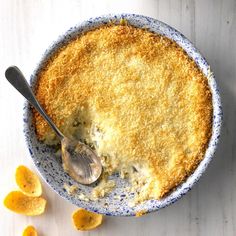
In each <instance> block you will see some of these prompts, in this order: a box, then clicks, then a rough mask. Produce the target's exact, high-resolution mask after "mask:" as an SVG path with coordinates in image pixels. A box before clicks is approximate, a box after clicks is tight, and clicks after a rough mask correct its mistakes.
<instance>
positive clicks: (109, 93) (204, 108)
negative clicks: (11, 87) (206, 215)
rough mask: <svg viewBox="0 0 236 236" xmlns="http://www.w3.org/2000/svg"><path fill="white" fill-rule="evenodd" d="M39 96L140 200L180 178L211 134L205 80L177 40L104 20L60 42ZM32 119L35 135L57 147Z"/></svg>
mask: <svg viewBox="0 0 236 236" xmlns="http://www.w3.org/2000/svg"><path fill="white" fill-rule="evenodd" d="M36 95H37V98H38V100H39V102H40V103H41V104H42V105H43V107H44V109H45V110H46V112H47V113H48V114H49V116H50V117H51V118H52V120H53V122H55V124H56V125H57V126H58V127H59V129H60V130H61V131H62V132H63V133H64V134H65V135H66V136H68V137H71V136H72V137H74V138H77V139H80V140H82V141H83V142H86V143H87V144H89V145H90V146H91V147H92V148H93V149H94V150H95V151H96V153H97V154H98V155H99V156H100V157H101V159H102V164H103V167H104V173H105V174H104V176H109V175H112V174H113V173H115V172H119V173H120V176H121V177H122V178H127V179H128V180H129V181H130V183H131V184H130V188H129V189H128V190H127V191H132V192H135V196H136V199H137V201H138V202H140V201H144V200H147V199H160V198H162V197H163V196H165V194H167V193H168V192H170V191H171V190H172V189H173V188H175V187H176V186H178V185H179V184H180V183H181V182H182V181H184V180H185V179H186V178H187V177H188V176H189V175H190V174H191V173H192V172H193V171H194V170H195V168H196V167H197V166H198V164H199V162H200V161H201V160H202V159H203V157H204V154H205V151H206V147H207V145H208V142H209V139H210V137H211V131H212V95H211V91H210V88H209V86H208V79H207V78H206V77H205V75H204V74H203V73H202V71H201V70H200V69H199V67H198V66H197V65H196V64H195V62H194V61H193V60H192V59H191V58H190V57H189V56H188V55H187V54H186V53H185V51H183V49H182V48H181V47H180V46H179V45H178V44H177V43H175V42H174V41H172V40H170V39H168V38H167V37H164V36H161V35H157V34H155V33H152V32H149V31H148V30H147V29H141V28H135V27H133V26H131V25H115V24H108V25H104V26H101V27H99V28H96V29H93V30H91V31H88V32H86V33H83V34H81V35H79V36H77V37H76V38H74V39H72V40H71V41H69V42H68V43H67V44H66V45H64V46H62V47H61V48H60V49H58V50H57V51H56V52H55V53H54V55H52V56H51V57H50V58H49V60H48V61H47V62H46V63H45V65H44V67H43V69H42V70H41V71H40V73H39V74H38V83H37V88H36ZM34 119H35V127H36V131H37V135H38V138H39V139H40V140H41V141H44V142H45V143H46V144H49V145H54V144H58V143H59V140H58V139H57V138H56V136H55V134H54V132H53V131H52V130H51V129H50V128H49V126H48V125H47V124H46V123H45V121H44V120H43V119H42V117H41V116H40V115H39V114H38V113H37V112H34ZM98 188H99V189H101V191H102V188H101V186H98ZM104 189H105V187H104ZM112 189H113V188H111V191H112ZM96 190H97V189H95V192H96V195H97V197H103V196H104V194H99V193H98V191H96ZM104 191H105V190H104Z"/></svg>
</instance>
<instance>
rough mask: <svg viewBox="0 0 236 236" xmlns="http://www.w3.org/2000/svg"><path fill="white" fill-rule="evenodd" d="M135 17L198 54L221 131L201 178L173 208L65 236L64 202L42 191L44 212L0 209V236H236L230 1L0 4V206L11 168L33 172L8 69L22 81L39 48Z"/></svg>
mask: <svg viewBox="0 0 236 236" xmlns="http://www.w3.org/2000/svg"><path fill="white" fill-rule="evenodd" d="M122 12H123V13H139V14H144V15H148V16H152V17H154V18H157V19H159V20H162V21H164V22H166V23H168V24H170V25H172V26H174V27H175V28H176V29H178V30H180V31H181V32H182V33H183V34H185V35H186V36H187V37H188V38H189V39H190V40H192V41H193V42H194V43H195V44H196V46H197V47H198V48H199V49H200V51H201V52H202V53H203V55H204V56H205V57H206V59H207V60H208V62H209V63H210V65H211V68H212V70H213V71H214V72H215V75H216V78H217V81H218V84H219V86H220V90H221V94H222V99H223V106H224V125H223V131H222V138H221V143H220V145H219V148H218V150H217V153H216V155H215V158H214V159H213V161H212V163H211V164H210V167H209V168H208V170H207V173H205V175H204V176H203V177H202V178H201V180H200V181H199V183H198V184H197V185H196V186H195V187H194V188H193V190H192V191H191V192H189V193H188V194H187V195H186V196H185V197H183V198H182V199H181V200H179V201H178V202H177V203H175V204H174V205H172V206H170V207H168V208H166V209H163V210H161V211H159V212H156V213H152V214H149V215H147V216H144V217H141V218H119V217H106V219H105V223H104V225H102V227H101V228H99V229H97V230H95V231H92V232H88V233H82V232H78V231H76V230H75V229H73V227H72V224H71V217H70V216H71V212H72V211H73V210H74V209H76V207H75V206H73V205H71V204H70V203H68V202H65V201H64V200H63V199H61V198H60V197H59V196H57V195H56V194H55V193H54V192H53V191H52V190H51V189H49V187H48V186H46V185H45V184H44V195H45V197H46V198H47V199H48V208H47V212H46V213H45V214H44V215H42V216H39V217H26V216H21V215H17V214H14V213H11V212H10V211H8V210H6V209H5V208H4V207H3V205H2V204H0V235H4V236H15V235H21V232H22V229H23V228H24V227H25V226H26V225H28V224H33V225H35V226H36V227H37V228H38V231H39V233H40V234H39V235H40V236H52V235H53V236H57V235H58V236H67V235H94V236H96V235H101V236H110V235H112V236H116V235H129V236H132V235H140V236H141V235H142V236H146V235H147V236H148V235H167V236H168V235H181V236H184V235H187V236H188V235H236V135H235V134H236V1H235V0H225V1H223V0H221V1H220V0H195V1H194V0H193V1H191V0H178V1H177V0H172V1H171V0H159V1H158V0H129V1H128V0H119V1H115V0H92V1H89V0H64V1H61V0H0V75H1V78H0V110H1V113H0V141H1V142H0V158H1V161H0V173H1V178H0V186H1V190H0V199H1V201H2V199H3V198H4V196H5V195H6V194H7V192H8V191H10V190H12V189H15V188H16V185H15V183H14V171H15V168H16V166H18V165H19V164H25V165H27V166H29V167H31V168H33V169H34V167H33V165H32V161H31V160H30V157H29V153H28V151H27V149H26V145H25V142H24V137H23V134H22V104H23V99H22V98H21V97H20V95H19V94H17V93H16V92H15V91H14V90H13V89H12V88H11V87H10V86H9V85H8V84H7V82H6V81H5V78H4V70H5V68H6V67H7V66H9V65H11V64H16V65H18V66H19V67H20V68H22V70H23V71H24V73H25V74H26V75H27V76H29V75H30V73H31V72H32V69H33V68H34V65H35V63H36V62H37V61H38V60H39V58H40V55H41V53H42V52H43V51H44V50H45V48H46V47H47V46H48V45H49V44H50V43H51V42H52V40H54V39H56V38H57V36H58V35H59V34H60V33H62V32H64V31H65V30H66V29H68V28H69V27H70V26H73V25H74V24H76V23H78V22H80V21H81V20H83V19H86V18H88V17H91V16H97V15H101V14H104V13H122Z"/></svg>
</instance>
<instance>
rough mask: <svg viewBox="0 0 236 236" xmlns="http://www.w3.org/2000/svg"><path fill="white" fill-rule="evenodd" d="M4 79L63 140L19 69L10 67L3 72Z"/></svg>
mask: <svg viewBox="0 0 236 236" xmlns="http://www.w3.org/2000/svg"><path fill="white" fill-rule="evenodd" d="M5 76H6V79H7V80H8V81H9V82H10V84H11V85H12V86H13V87H14V88H15V89H16V90H18V91H19V92H20V93H21V94H22V95H23V96H24V97H25V98H26V99H27V100H28V101H29V102H30V103H31V105H32V106H33V107H34V108H35V109H36V110H37V111H38V112H39V113H40V114H41V116H42V117H43V118H44V119H45V120H46V121H47V122H48V124H49V125H50V126H51V128H52V129H53V130H54V131H55V132H56V134H57V135H58V137H59V138H60V139H62V138H64V135H63V134H62V133H61V131H60V130H59V129H58V128H57V127H56V125H55V124H54V123H53V122H52V120H51V119H50V118H49V117H48V115H47V114H46V112H45V111H44V109H43V108H42V107H41V105H40V104H39V102H38V100H37V99H36V97H35V96H34V94H33V92H32V90H31V88H30V86H29V84H28V83H27V81H26V79H25V77H24V75H23V74H22V72H21V71H20V69H19V68H18V67H16V66H10V67H8V68H7V70H6V72H5Z"/></svg>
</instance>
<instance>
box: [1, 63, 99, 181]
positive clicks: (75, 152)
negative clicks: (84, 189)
mask: <svg viewBox="0 0 236 236" xmlns="http://www.w3.org/2000/svg"><path fill="white" fill-rule="evenodd" d="M5 76H6V78H7V80H8V81H9V82H10V83H11V85H12V86H13V87H15V89H17V90H18V91H19V92H20V93H21V94H22V95H23V96H24V97H25V98H26V99H27V100H28V101H29V102H30V103H31V104H32V105H33V107H34V108H35V109H36V110H37V111H38V112H39V113H40V114H41V116H42V117H43V118H44V119H45V120H46V121H47V123H48V124H49V125H50V126H51V128H52V129H53V130H54V131H55V133H56V134H57V136H58V137H59V138H60V140H61V150H62V162H63V167H64V169H65V171H66V172H67V173H68V174H69V175H70V176H71V177H72V178H73V179H74V180H76V181H77V182H79V183H81V184H91V183H93V182H95V181H96V180H97V179H98V178H99V177H100V175H101V173H102V164H101V160H100V158H99V157H98V156H97V155H96V154H95V153H94V151H93V150H92V149H91V148H90V147H88V146H87V145H85V144H84V143H81V142H80V141H77V140H74V139H69V138H67V137H65V136H64V135H63V134H62V133H61V131H60V130H59V129H58V128H57V127H56V125H55V124H54V123H53V122H52V120H51V119H50V118H49V117H48V115H47V114H46V112H45V111H44V109H43V108H42V107H41V105H40V104H39V102H38V101H37V99H36V97H35V96H34V94H33V92H32V90H31V88H30V87H29V85H28V83H27V81H26V79H25V77H24V75H23V74H22V73H21V71H20V70H19V69H18V68H17V67H16V66H11V67H9V68H8V69H7V70H6V72H5Z"/></svg>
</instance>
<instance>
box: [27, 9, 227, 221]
mask: <svg viewBox="0 0 236 236" xmlns="http://www.w3.org/2000/svg"><path fill="white" fill-rule="evenodd" d="M122 18H124V19H126V20H127V21H128V22H129V24H131V25H134V26H136V27H141V28H143V27H145V28H147V29H149V30H150V31H152V32H155V33H157V34H161V35H164V36H166V37H168V38H170V39H172V40H174V41H175V42H176V43H178V44H179V45H180V46H181V47H182V48H183V49H184V50H185V51H186V52H187V54H188V55H189V56H190V57H191V58H193V60H194V61H195V62H196V63H197V65H198V66H199V67H200V68H201V70H202V71H203V73H204V74H205V75H206V76H207V75H208V73H209V65H208V63H207V61H206V60H205V58H204V57H203V56H202V55H201V54H200V52H199V51H198V50H197V49H196V48H195V47H194V45H193V44H192V43H191V42H190V41H189V40H188V39H187V38H185V36H183V35H182V34H181V33H180V32H178V31H177V30H175V29H173V28H172V27H170V26H168V25H167V24H164V23H163V22H160V21H158V20H156V19H153V18H150V17H146V16H141V15H135V14H119V15H106V16H101V17H96V18H92V19H89V20H87V21H84V22H83V23H81V24H79V25H76V26H74V27H72V28H70V29H69V30H68V31H67V32H66V33H65V34H63V35H62V36H60V37H59V39H58V40H57V41H55V42H53V44H52V45H51V46H50V47H49V49H48V50H47V51H46V52H45V53H44V55H43V57H42V59H41V61H40V62H39V64H38V65H37V67H36V70H35V71H34V73H33V74H32V76H31V78H30V83H31V86H32V87H33V88H34V86H35V84H36V79H37V74H38V72H39V71H40V69H41V68H42V66H43V65H44V63H45V62H46V61H47V59H48V58H49V57H50V56H51V55H52V54H53V53H54V52H55V50H57V49H58V48H59V47H61V46H62V45H64V44H65V43H67V42H68V40H70V39H71V38H73V37H75V36H77V35H78V34H80V33H82V32H86V31H88V30H91V29H93V28H94V27H98V26H100V25H102V24H105V23H108V22H109V21H111V20H114V21H116V22H119V20H120V19H122ZM208 78H209V86H210V88H211V91H212V95H213V96H212V101H213V113H214V114H213V133H212V137H211V139H210V142H209V146H208V148H207V150H206V153H205V157H204V159H203V160H202V161H201V163H200V164H199V166H198V167H197V169H196V170H195V171H194V173H193V174H192V175H190V176H189V177H188V178H187V180H186V181H185V182H184V183H183V184H181V185H179V186H178V187H177V188H176V189H175V190H174V191H173V192H172V193H171V194H169V195H168V196H166V197H165V198H163V199H162V200H148V201H145V202H143V203H141V204H139V205H137V206H135V207H130V206H129V205H128V201H127V200H128V199H132V198H133V194H132V193H127V192H126V191H125V190H124V189H125V187H126V186H128V183H127V181H125V180H122V179H120V178H119V177H118V176H117V175H114V176H111V179H114V180H115V181H116V184H117V187H116V189H115V190H114V191H113V192H112V193H111V194H109V195H108V196H106V197H105V198H103V199H100V200H98V201H90V202H86V201H83V200H80V199H79V198H78V196H70V195H68V194H67V192H66V191H65V189H64V188H63V183H67V184H69V185H72V184H76V183H75V181H74V180H73V179H71V178H70V176H68V175H67V174H66V173H65V172H64V170H63V168H62V165H61V159H60V158H58V157H56V156H55V150H54V149H52V148H51V147H48V146H46V145H45V144H43V143H41V142H39V141H38V140H37V138H36V135H35V130H34V127H33V124H32V113H31V109H30V107H29V104H28V103H27V102H26V103H25V105H24V119H23V121H24V134H25V137H26V142H27V144H28V148H29V152H30V155H31V157H32V160H33V162H34V164H35V165H36V167H37V169H38V171H39V173H40V174H41V176H42V177H43V179H44V180H45V181H46V182H47V183H48V184H49V186H50V187H52V188H53V189H54V190H55V192H57V193H58V194H59V195H60V196H61V197H63V198H65V199H67V200H68V201H70V202H71V203H73V204H75V205H77V206H79V207H82V208H85V209H88V210H90V211H94V212H99V213H101V214H105V215H113V216H133V215H135V213H136V212H137V211H146V212H152V211H157V210H159V209H161V208H163V207H166V206H168V205H170V204H172V203H174V202H176V201H177V200H178V199H179V198H181V197H182V196H183V195H185V194H186V193H187V192H188V191H189V190H190V189H191V188H192V186H193V185H194V184H195V183H196V182H197V181H198V180H199V178H200V176H201V175H202V174H203V172H204V171H205V170H206V168H207V166H208V164H209V162H210V161H211V159H212V157H213V155H214V152H215V150H216V146H217V143H218V141H219V137H220V128H221V123H222V116H223V114H222V107H221V100H220V95H219V90H218V88H217V84H216V81H215V78H214V76H213V74H212V75H211V76H210V77H209V76H208ZM79 188H80V190H78V193H84V194H85V195H88V196H89V195H90V191H91V189H92V186H83V185H79ZM115 196H119V197H120V198H117V197H115Z"/></svg>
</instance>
